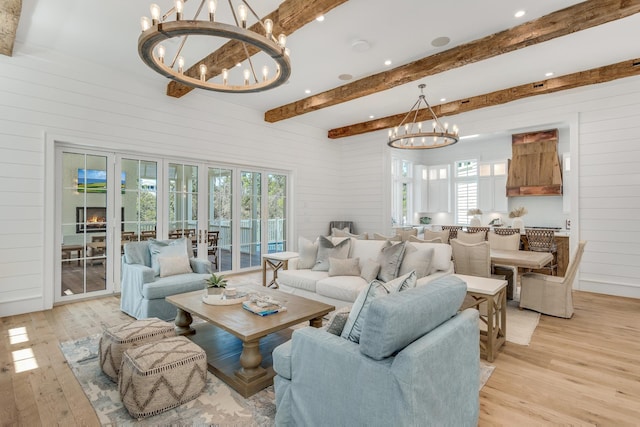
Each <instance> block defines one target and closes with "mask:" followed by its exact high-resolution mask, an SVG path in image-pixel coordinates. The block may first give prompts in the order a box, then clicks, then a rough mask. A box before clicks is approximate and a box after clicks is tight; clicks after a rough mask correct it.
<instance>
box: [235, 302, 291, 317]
mask: <svg viewBox="0 0 640 427" xmlns="http://www.w3.org/2000/svg"><path fill="white" fill-rule="evenodd" d="M242 308H244V309H245V310H248V311H250V312H252V313H254V314H257V315H258V316H268V315H269V314H275V313H280V312H281V311H286V310H287V307H285V306H283V305H281V304H278V303H265V302H261V301H244V302H243V303H242Z"/></svg>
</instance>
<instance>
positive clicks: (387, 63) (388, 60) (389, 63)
mask: <svg viewBox="0 0 640 427" xmlns="http://www.w3.org/2000/svg"><path fill="white" fill-rule="evenodd" d="M384 65H386V66H387V67H388V66H389V65H391V60H390V59H387V60H386V61H384Z"/></svg>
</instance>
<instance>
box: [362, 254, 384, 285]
mask: <svg viewBox="0 0 640 427" xmlns="http://www.w3.org/2000/svg"><path fill="white" fill-rule="evenodd" d="M379 272H380V264H379V263H377V262H376V261H374V260H372V259H368V260H366V261H365V262H364V264H363V265H362V268H361V269H360V277H362V278H363V279H364V280H365V281H366V282H367V283H369V282H370V281H372V280H373V279H375V278H376V277H378V273H379Z"/></svg>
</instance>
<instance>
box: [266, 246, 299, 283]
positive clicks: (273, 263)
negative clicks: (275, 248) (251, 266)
mask: <svg viewBox="0 0 640 427" xmlns="http://www.w3.org/2000/svg"><path fill="white" fill-rule="evenodd" d="M298 256H299V254H298V252H274V253H271V254H265V255H262V286H267V287H269V288H270V287H271V286H272V285H273V287H274V288H275V289H278V282H277V279H278V270H280V269H282V270H286V269H287V268H289V260H290V259H292V258H298ZM267 266H269V267H270V268H271V269H272V270H273V279H271V281H270V282H269V284H267Z"/></svg>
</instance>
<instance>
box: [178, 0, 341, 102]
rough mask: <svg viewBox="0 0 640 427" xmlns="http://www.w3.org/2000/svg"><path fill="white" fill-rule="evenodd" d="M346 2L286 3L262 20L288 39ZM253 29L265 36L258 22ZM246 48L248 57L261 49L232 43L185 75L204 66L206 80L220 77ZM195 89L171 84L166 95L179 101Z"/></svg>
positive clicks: (244, 55)
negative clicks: (269, 20)
mask: <svg viewBox="0 0 640 427" xmlns="http://www.w3.org/2000/svg"><path fill="white" fill-rule="evenodd" d="M347 1H348V0H313V1H309V0H285V1H283V2H282V3H281V4H280V6H278V9H276V10H274V11H273V12H271V13H270V14H268V15H267V16H265V17H263V20H264V19H267V18H269V19H271V20H272V21H273V34H274V35H275V36H276V37H277V36H278V35H279V34H284V35H286V36H289V35H290V34H292V33H294V32H296V31H297V30H299V29H300V28H302V27H304V26H305V25H307V24H308V23H310V22H312V21H313V20H314V19H316V18H317V17H318V16H320V15H324V14H325V13H327V12H329V11H330V10H331V9H333V8H334V7H337V6H340V5H341V4H342V3H345V2H347ZM250 30H251V31H254V32H256V33H259V34H262V35H264V29H263V28H262V26H261V25H260V24H259V23H255V24H253V25H252V26H251V27H250ZM245 47H246V49H247V52H248V54H249V56H253V55H255V54H256V53H258V49H257V48H256V47H254V46H252V45H250V44H243V43H242V42H239V41H237V40H231V41H228V42H227V43H225V44H224V45H222V47H220V48H219V49H218V50H216V51H215V52H212V53H210V54H209V55H207V56H206V57H204V58H202V59H201V60H200V61H197V62H196V63H195V64H194V65H193V66H191V67H190V68H189V69H188V70H186V71H185V74H186V75H188V76H191V77H197V76H198V75H199V73H200V72H199V71H198V67H199V66H200V64H202V63H204V64H205V65H206V66H207V80H209V79H211V78H213V77H215V76H217V75H219V74H220V73H221V72H222V69H223V68H227V69H232V68H233V67H235V65H236V64H237V63H238V62H242V61H244V60H246V59H247V53H245ZM193 89H194V88H192V87H191V86H187V85H184V84H182V83H178V82H175V81H172V82H170V83H169V85H168V86H167V95H169V96H173V97H176V98H180V97H182V96H184V95H186V94H187V93H189V92H191V91H192V90H193Z"/></svg>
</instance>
